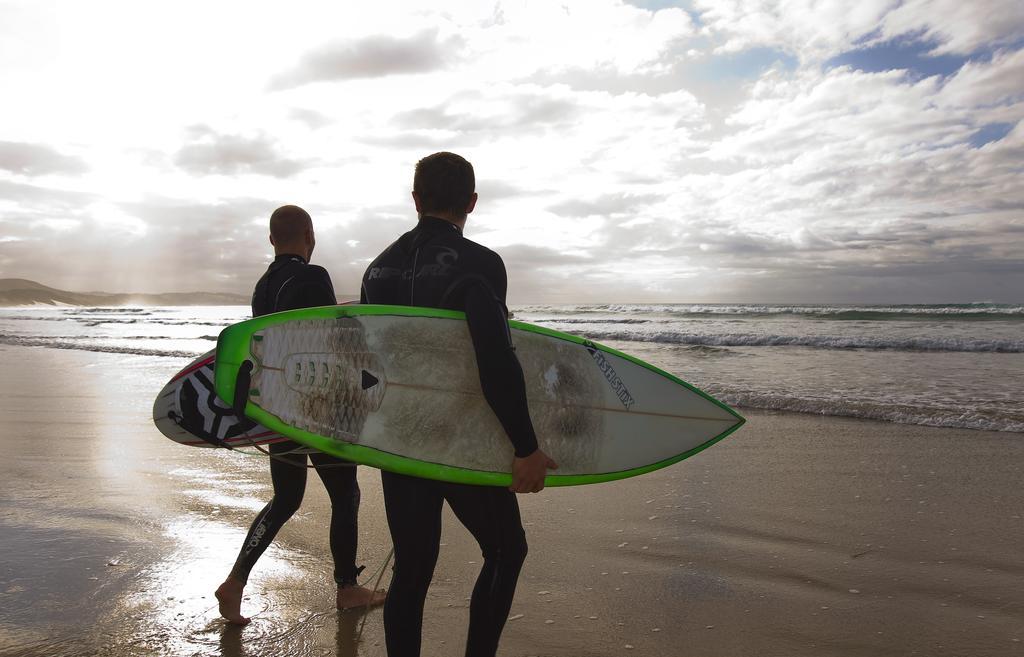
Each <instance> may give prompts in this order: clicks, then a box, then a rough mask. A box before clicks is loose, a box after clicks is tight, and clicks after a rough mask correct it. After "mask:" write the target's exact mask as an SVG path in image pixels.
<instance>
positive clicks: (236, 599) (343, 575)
mask: <svg viewBox="0 0 1024 657" xmlns="http://www.w3.org/2000/svg"><path fill="white" fill-rule="evenodd" d="M270 243H271V244H273V245H274V255H275V257H274V262H272V263H270V267H269V268H268V269H267V273H265V274H263V277H262V278H260V280H259V282H258V283H257V284H256V290H255V291H254V292H253V295H252V314H253V317H259V316H260V315H268V314H270V313H274V312H279V311H282V310H295V309H297V308H314V307H316V306H333V305H334V304H335V303H337V299H336V298H335V296H334V286H333V285H332V284H331V277H330V276H329V275H328V273H327V270H326V269H324V268H323V267H319V266H317V265H311V264H309V258H310V256H312V255H313V247H314V246H315V245H316V238H315V235H314V234H313V220H312V219H311V218H310V216H309V214H308V213H307V212H306V211H305V210H303V209H302V208H300V207H298V206H295V205H285V206H283V207H280V208H278V209H277V210H275V211H274V213H273V214H272V215H271V216H270ZM301 448H302V446H301V445H298V444H296V443H293V442H282V443H274V444H272V445H271V446H270V453H271V457H270V478H271V481H272V482H273V484H274V497H273V498H272V499H271V500H270V502H269V503H268V504H267V506H266V507H264V508H263V510H262V511H260V513H259V515H257V516H256V519H255V520H254V521H253V523H252V527H250V528H249V534H248V535H247V536H246V537H245V540H244V541H243V542H242V549H241V551H240V552H239V554H238V559H237V561H235V565H234V567H233V568H232V569H231V574H229V575H228V577H227V579H225V580H224V583H223V584H221V585H220V587H219V588H218V589H217V592H216V595H217V601H218V603H219V604H220V614H221V616H223V617H224V618H225V619H227V621H228V622H229V623H234V624H237V625H245V624H246V623H248V622H249V619H248V618H246V617H245V616H242V613H241V605H242V592H243V590H244V588H245V584H246V582H247V581H248V578H249V571H251V570H252V567H253V566H254V565H256V561H257V560H258V559H259V558H260V555H262V554H263V552H264V550H266V549H267V547H268V546H269V545H270V542H271V541H273V540H274V536H276V535H277V532H278V530H279V529H281V526H282V525H284V523H285V522H286V521H287V520H288V518H290V517H291V516H292V514H293V513H295V511H297V510H298V508H299V505H300V504H301V503H302V496H303V493H304V492H305V490H306V467H307V466H306V453H305V452H297V451H298V450H300V449H301ZM309 456H310V459H311V460H312V461H313V465H314V467H315V468H316V473H317V474H318V475H319V476H320V479H321V480H322V481H323V482H324V487H325V488H326V489H327V494H328V495H329V496H330V498H331V553H332V555H333V556H334V581H335V582H337V584H338V596H337V606H338V609H349V608H353V607H368V606H375V605H380V604H382V603H383V602H384V598H385V594H384V592H383V591H371V590H370V589H367V588H364V587H361V586H358V585H357V584H356V576H357V575H358V574H359V572H360V571H361V570H362V568H361V567H359V568H357V567H356V564H355V560H356V543H357V528H358V514H359V484H358V483H356V468H355V464H353V463H349V462H347V461H342V460H341V459H337V458H334V457H333V456H328V455H327V454H323V453H322V452H313V453H312V454H310V455H309Z"/></svg>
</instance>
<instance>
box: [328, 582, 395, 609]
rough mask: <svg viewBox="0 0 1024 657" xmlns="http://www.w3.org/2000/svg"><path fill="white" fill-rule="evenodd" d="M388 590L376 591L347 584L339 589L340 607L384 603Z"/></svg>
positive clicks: (370, 605) (371, 605) (351, 607)
mask: <svg viewBox="0 0 1024 657" xmlns="http://www.w3.org/2000/svg"><path fill="white" fill-rule="evenodd" d="M387 597H388V592H387V591H374V590H372V589H368V588H366V587H364V586H345V587H342V588H339V589H338V609H355V608H357V607H367V608H369V607H376V606H379V605H382V604H384V600H386V599H387Z"/></svg>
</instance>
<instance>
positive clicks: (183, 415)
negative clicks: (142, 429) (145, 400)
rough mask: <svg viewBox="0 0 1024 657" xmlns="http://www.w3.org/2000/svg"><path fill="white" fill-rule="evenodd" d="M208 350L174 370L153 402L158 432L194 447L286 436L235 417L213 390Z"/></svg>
mask: <svg viewBox="0 0 1024 657" xmlns="http://www.w3.org/2000/svg"><path fill="white" fill-rule="evenodd" d="M213 357H214V352H213V351H210V352H208V353H206V354H204V355H202V356H200V357H199V358H197V359H196V360H194V361H192V362H191V363H190V364H189V365H188V366H187V367H185V369H183V370H181V371H180V372H178V373H177V374H175V375H174V376H173V377H172V378H171V380H170V381H168V382H167V385H165V386H164V387H163V390H161V391H160V394H159V395H157V397H156V401H155V402H154V403H153V422H154V423H155V424H156V426H157V428H158V429H159V430H160V433H162V434H163V435H165V436H167V437H168V438H170V439H171V440H173V441H174V442H177V443H181V444H182V445H192V446H194V447H245V446H247V445H250V446H251V445H269V444H271V443H279V442H283V441H286V440H288V438H285V437H284V436H282V435H281V434H279V433H277V432H274V431H271V430H269V429H267V428H266V427H263V426H261V425H259V424H257V423H255V422H253V421H252V420H250V419H249V418H246V417H241V418H240V417H238V415H236V414H235V412H234V410H232V409H231V407H230V406H228V405H227V404H225V403H224V402H223V401H221V400H220V399H218V398H217V395H216V393H214V391H213Z"/></svg>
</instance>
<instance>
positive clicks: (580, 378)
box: [249, 317, 606, 474]
mask: <svg viewBox="0 0 1024 657" xmlns="http://www.w3.org/2000/svg"><path fill="white" fill-rule="evenodd" d="M364 319H369V320H371V321H373V322H374V324H375V326H374V330H373V331H372V332H371V331H367V330H366V329H365V328H364V325H363V323H362V321H360V319H358V318H351V317H341V318H337V319H328V320H314V319H310V320H294V321H290V322H288V323H287V324H278V325H272V326H268V327H266V328H264V329H262V330H260V331H258V332H256V333H254V334H253V337H252V340H251V342H250V354H251V356H252V358H253V360H254V361H255V362H256V367H255V368H254V372H253V375H252V380H251V387H250V392H249V399H250V400H251V401H252V402H253V403H254V404H256V405H257V406H259V407H260V408H262V409H264V410H266V411H268V412H270V413H272V414H274V415H276V416H277V417H278V418H280V419H281V420H282V421H283V422H284V423H286V424H288V425H290V426H294V427H296V428H299V429H303V430H305V431H308V432H310V433H315V434H319V435H322V436H326V437H329V438H332V439H335V440H340V441H344V442H346V443H352V444H367V443H366V442H363V438H365V436H363V434H364V430H365V429H366V428H367V427H368V425H371V424H374V423H376V425H377V426H375V427H373V430H372V431H371V434H372V444H367V446H368V447H373V448H375V449H378V450H383V451H386V452H390V453H394V454H402V455H403V456H405V457H408V458H413V459H418V460H421V461H426V462H432V463H449V464H453V465H455V464H457V467H461V468H468V469H473V470H483V471H491V472H502V471H507V470H508V467H509V464H510V463H511V460H512V457H513V450H512V446H511V444H510V443H509V441H508V439H507V438H506V437H505V434H504V431H503V429H502V427H501V425H500V423H499V422H498V419H497V417H496V416H495V415H494V412H493V411H492V410H491V408H490V406H489V405H488V404H487V401H486V399H485V398H484V396H483V393H482V391H481V389H480V382H479V371H478V369H477V363H476V355H475V352H474V350H473V345H472V341H471V338H470V335H469V329H468V325H467V324H466V323H465V322H457V321H441V322H439V321H437V320H436V319H435V320H429V319H421V318H401V320H400V321H396V320H395V319H393V318H386V317H369V318H364ZM389 320H390V321H389ZM515 338H516V339H515V343H516V347H517V354H518V357H519V360H520V363H521V365H522V367H523V371H524V373H525V374H526V382H527V398H528V400H529V405H530V411H531V413H530V415H531V417H532V419H533V423H534V428H535V430H536V432H537V435H538V438H542V441H541V444H542V448H543V449H544V450H545V452H547V453H548V455H549V456H551V457H552V458H553V459H554V460H555V461H556V462H557V463H558V464H559V466H560V467H559V473H565V474H571V473H587V472H595V468H596V467H597V465H596V459H597V456H598V454H597V451H598V449H599V447H600V441H599V440H595V437H598V436H602V435H604V434H605V426H604V425H605V415H606V414H605V413H604V412H601V411H600V410H599V409H595V408H588V407H585V406H583V405H582V404H583V402H584V400H590V401H591V402H592V401H593V400H594V399H598V398H600V395H601V394H602V392H603V391H601V390H600V388H601V386H602V385H604V384H605V382H604V381H601V380H600V379H598V378H596V377H594V376H593V369H594V360H593V358H592V356H591V354H589V353H588V350H587V349H585V348H583V347H582V346H581V345H579V344H574V343H570V342H563V341H558V340H551V339H548V338H546V337H544V336H542V335H537V334H532V333H527V332H523V331H516V335H515ZM428 352H432V353H428ZM385 402H386V408H385V409H384V410H385V411H386V412H382V413H377V414H375V415H374V416H373V418H372V420H371V414H372V413H376V411H379V410H381V409H382V406H384V405H385ZM361 437H363V438H361Z"/></svg>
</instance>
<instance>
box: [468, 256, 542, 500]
mask: <svg viewBox="0 0 1024 657" xmlns="http://www.w3.org/2000/svg"><path fill="white" fill-rule="evenodd" d="M499 263H500V261H499ZM500 274H501V275H500V280H497V281H495V282H496V283H497V284H498V287H499V289H500V290H501V291H502V292H504V290H505V285H504V283H505V268H504V266H503V265H502V266H500ZM469 285H470V287H469V289H467V290H466V321H467V323H468V324H469V333H470V336H471V338H472V340H473V349H474V351H475V352H476V361H477V366H478V367H479V370H480V387H481V388H482V389H483V393H484V398H485V399H487V403H488V404H489V405H490V407H491V409H492V410H493V411H494V414H495V415H496V416H497V417H498V421H499V422H501V426H502V428H504V429H505V433H506V434H507V435H508V437H509V440H511V441H512V445H513V446H514V448H515V459H514V460H513V463H512V485H511V486H510V487H509V488H510V490H512V491H514V492H517V493H536V492H538V491H540V490H542V489H543V488H544V477H545V476H546V475H547V471H548V470H549V469H555V468H557V467H558V464H556V463H555V462H554V461H553V460H551V459H550V458H549V457H548V455H547V454H545V453H544V452H543V451H542V450H541V449H538V447H537V436H536V433H535V432H534V429H533V422H532V421H531V420H530V410H529V405H528V403H527V400H526V381H525V379H524V377H523V368H522V366H521V365H520V364H519V359H518V358H517V357H516V353H515V347H514V346H513V345H512V336H511V334H510V333H509V328H508V309H507V308H506V307H505V303H504V302H503V301H502V300H501V298H499V297H498V296H497V295H496V294H495V292H494V290H493V288H491V286H490V285H488V284H487V283H486V282H485V281H483V280H477V281H472V282H470V284H469Z"/></svg>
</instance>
